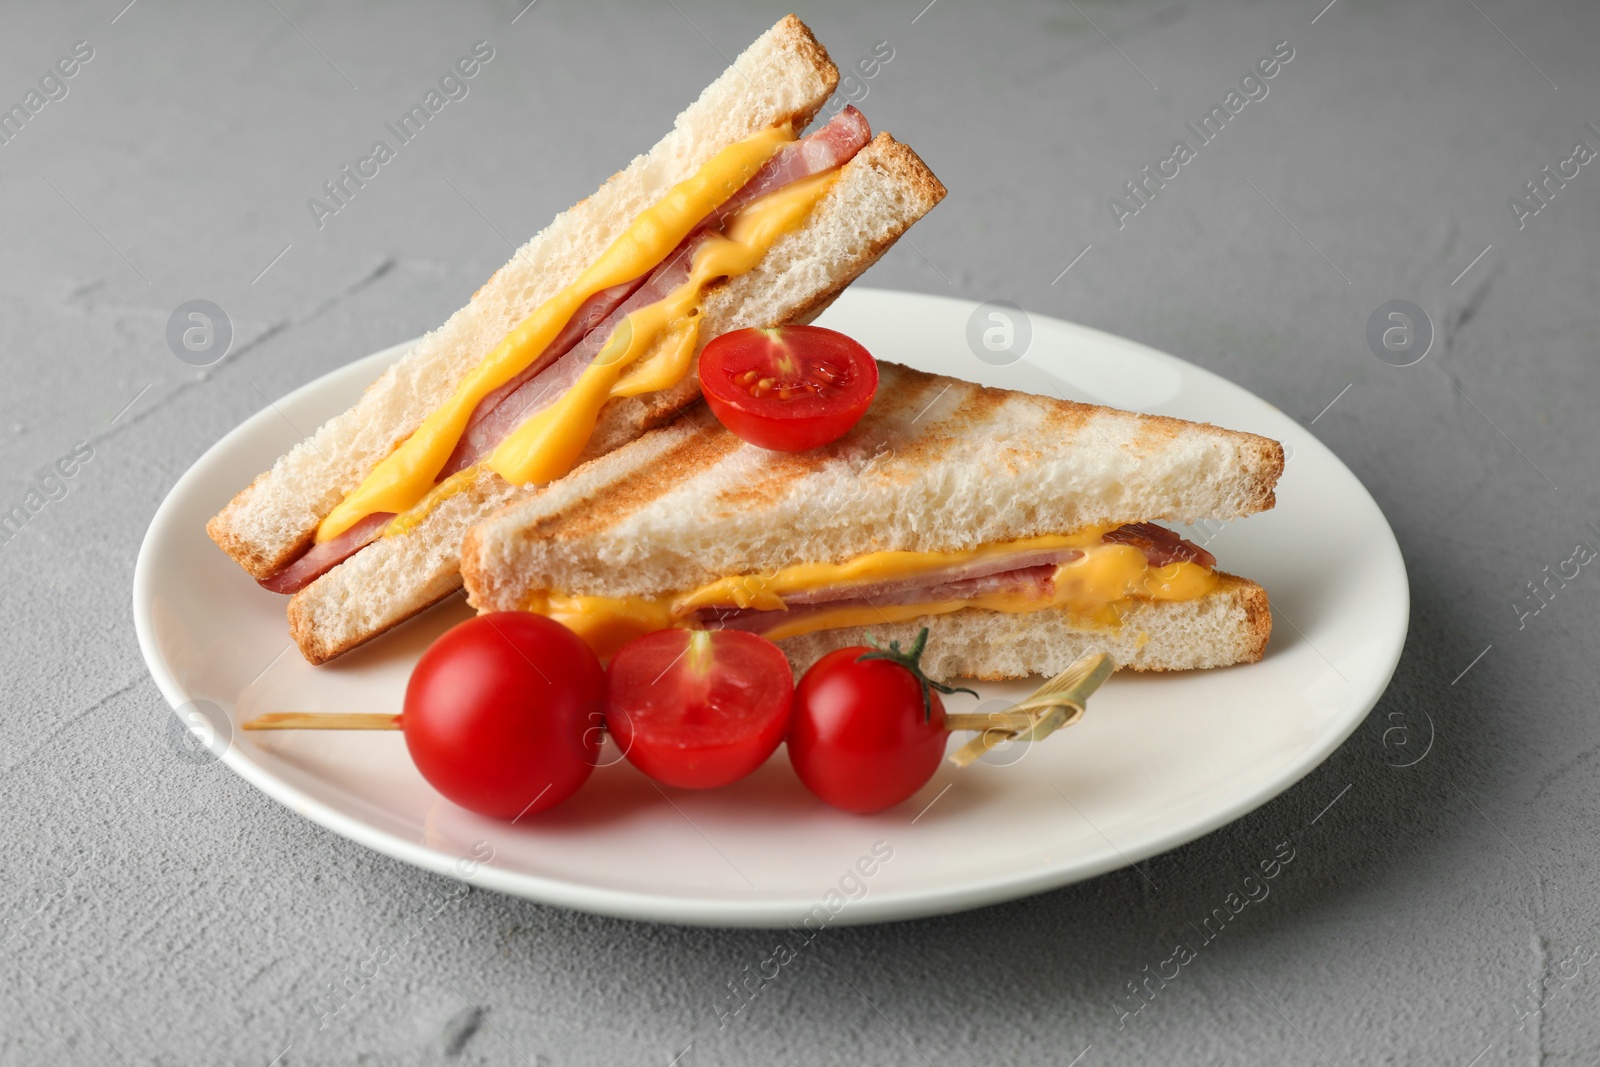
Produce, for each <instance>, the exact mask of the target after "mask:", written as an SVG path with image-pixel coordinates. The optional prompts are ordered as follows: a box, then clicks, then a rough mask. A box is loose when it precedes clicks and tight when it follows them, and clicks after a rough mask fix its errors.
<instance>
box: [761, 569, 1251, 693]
mask: <svg viewBox="0 0 1600 1067" xmlns="http://www.w3.org/2000/svg"><path fill="white" fill-rule="evenodd" d="M1217 577H1218V581H1217V585H1216V588H1214V589H1212V590H1211V592H1209V593H1207V594H1206V595H1205V596H1203V597H1200V598H1199V599H1197V600H1173V601H1152V600H1134V601H1129V602H1128V604H1127V605H1126V607H1125V608H1124V609H1123V611H1122V612H1121V615H1122V622H1121V625H1120V626H1118V627H1116V628H1115V629H1099V628H1083V627H1081V626H1079V625H1078V624H1077V623H1076V622H1075V621H1074V620H1073V618H1072V616H1071V615H1070V613H1068V612H1066V611H1062V610H1059V609H1054V608H1046V609H1045V610H1043V611H1027V612H1018V613H1014V614H1013V613H1008V612H1001V611H985V610H983V609H981V608H965V609H963V610H961V611H952V612H950V613H948V614H945V615H928V616H925V617H923V618H918V619H910V620H906V621H903V622H893V623H884V624H883V625H881V626H850V627H845V628H843V629H838V630H819V631H817V632H816V633H809V634H802V635H801V636H799V637H790V638H786V639H784V640H782V641H779V642H778V644H779V645H780V646H782V648H783V650H784V651H785V652H786V653H788V655H789V663H790V664H791V665H792V666H793V667H794V669H795V673H796V675H797V676H798V675H799V674H800V673H802V672H804V671H805V670H806V668H808V667H810V666H811V665H812V664H813V663H815V662H816V661H817V660H819V659H821V658H822V657H823V656H824V655H826V654H827V653H829V652H832V651H833V650H834V649H837V648H849V647H850V646H852V645H864V644H866V643H867V637H868V636H869V635H870V636H871V638H872V640H874V641H877V642H879V643H880V644H881V643H885V642H888V641H899V642H900V643H901V647H902V648H909V647H910V645H911V642H913V641H914V640H916V637H917V631H919V630H921V629H922V627H924V626H926V627H928V644H927V647H926V649H924V651H923V654H922V668H923V670H924V671H926V672H927V674H928V677H930V678H932V679H934V680H935V681H947V680H950V679H954V678H981V679H983V680H985V681H991V682H992V681H1000V680H1002V679H1006V678H1025V677H1027V676H1029V675H1045V676H1047V677H1049V676H1054V675H1057V674H1060V673H1061V672H1062V671H1064V670H1066V669H1067V668H1068V667H1070V666H1071V665H1072V664H1073V662H1074V661H1075V660H1077V659H1078V657H1080V656H1083V655H1086V654H1088V653H1090V652H1104V653H1107V654H1108V655H1110V656H1111V658H1112V660H1113V661H1114V662H1115V663H1116V665H1117V667H1118V669H1123V670H1136V671H1185V670H1197V669H1201V668H1206V667H1226V666H1228V665H1230V664H1234V663H1254V662H1256V661H1257V660H1259V659H1260V658H1261V657H1262V655H1263V654H1264V653H1265V652H1266V648H1267V638H1268V637H1269V636H1271V633H1272V612H1271V610H1270V609H1269V607H1268V605H1267V592H1266V590H1264V589H1262V588H1261V587H1260V586H1259V585H1257V584H1256V583H1254V582H1252V581H1249V580H1247V579H1244V578H1237V577H1235V576H1233V575H1231V574H1223V573H1220V572H1219V573H1218V575H1217Z"/></svg>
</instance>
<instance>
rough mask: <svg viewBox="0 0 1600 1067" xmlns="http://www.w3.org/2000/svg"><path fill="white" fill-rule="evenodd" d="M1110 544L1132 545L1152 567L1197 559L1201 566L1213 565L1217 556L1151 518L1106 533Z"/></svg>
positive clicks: (1106, 539) (1106, 538) (1196, 561)
mask: <svg viewBox="0 0 1600 1067" xmlns="http://www.w3.org/2000/svg"><path fill="white" fill-rule="evenodd" d="M1104 540H1105V541H1107V542H1108V543H1110V544H1118V545H1132V546H1133V547H1134V548H1137V549H1139V550H1140V551H1142V552H1143V553H1144V558H1145V559H1147V560H1149V561H1150V566H1152V567H1165V566H1166V565H1167V564H1169V563H1198V564H1200V566H1202V567H1208V568H1209V567H1215V566H1216V565H1217V557H1216V556H1213V555H1212V554H1211V553H1209V552H1207V551H1206V550H1205V549H1203V548H1201V547H1200V546H1199V545H1196V544H1191V543H1190V542H1188V541H1185V540H1184V539H1183V538H1181V537H1179V536H1178V535H1177V534H1175V533H1173V532H1172V531H1171V530H1169V529H1167V528H1166V527H1165V526H1157V525H1156V524H1155V523H1153V522H1133V523H1129V524H1128V525H1126V526H1123V527H1120V528H1118V529H1115V530H1112V531H1111V532H1110V533H1108V534H1106V536H1105V538H1104Z"/></svg>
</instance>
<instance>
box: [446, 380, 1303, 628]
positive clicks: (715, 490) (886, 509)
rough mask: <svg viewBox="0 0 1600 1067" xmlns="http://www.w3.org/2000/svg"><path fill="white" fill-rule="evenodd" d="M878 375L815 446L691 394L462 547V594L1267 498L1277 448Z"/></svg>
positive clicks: (994, 535)
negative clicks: (871, 394) (739, 432)
mask: <svg viewBox="0 0 1600 1067" xmlns="http://www.w3.org/2000/svg"><path fill="white" fill-rule="evenodd" d="M879 370H880V382H879V387H878V395H877V398H876V400H874V402H873V405H872V407H871V408H870V409H869V410H868V412H867V414H866V416H865V417H864V418H863V419H862V421H861V422H860V423H859V424H858V425H857V426H856V427H855V429H854V430H852V431H851V432H850V433H849V434H847V435H846V436H845V437H844V438H843V439H841V440H840V441H838V442H836V443H835V444H832V445H829V446H827V447H825V448H822V449H816V450H813V451H811V452H807V453H803V454H785V453H777V452H768V451H766V450H764V449H760V448H756V447H754V446H752V445H746V444H744V443H743V442H741V441H740V440H739V439H738V438H736V437H734V436H733V435H732V434H730V433H728V432H726V431H724V430H722V429H721V427H720V426H718V425H717V424H716V422H715V420H714V419H712V418H711V416H710V415H709V413H707V412H706V411H705V409H704V408H703V407H701V406H698V405H697V406H695V407H692V408H689V409H687V410H686V411H685V413H684V418H683V419H682V420H680V421H679V422H677V423H675V424H673V425H671V426H667V427H664V428H662V429H660V430H656V431H654V432H652V433H650V434H647V435H645V436H644V437H642V438H640V439H639V440H637V441H635V442H633V443H632V444H629V445H628V446H626V447H624V448H621V449H618V450H617V451H615V452H612V453H611V454H609V455H607V456H605V457H603V458H600V459H597V460H595V461H594V462H591V463H588V464H586V465H584V466H583V467H580V468H578V469H577V470H575V471H573V472H572V474H570V475H568V476H567V477H566V478H564V479H562V480H561V481H560V482H557V483H554V484H552V485H551V486H549V487H547V488H546V489H544V490H543V491H541V492H539V493H536V494H534V495H532V496H530V497H529V498H528V499H526V500H524V501H522V502H521V503H518V504H516V505H514V506H512V507H508V508H506V509H505V510H503V511H500V512H498V513H497V514H495V515H494V516H492V517H491V518H488V519H487V520H485V521H484V522H483V523H482V524H480V525H479V526H478V527H477V528H476V529H475V530H473V531H472V532H471V533H470V534H469V535H468V536H467V538H466V540H465V543H464V545H463V546H462V569H463V572H464V574H465V577H466V582H467V589H468V594H469V599H470V601H471V603H472V604H473V605H474V606H475V607H477V608H478V609H479V610H480V611H497V610H512V609H518V608H522V607H524V606H525V605H527V604H528V603H529V601H530V599H531V598H532V597H533V596H535V595H536V594H539V593H541V592H551V591H554V592H560V593H565V594H570V595H586V596H607V597H623V596H660V595H664V594H670V593H678V592H684V591H687V590H690V589H694V588H697V587H699V586H701V585H704V584H706V583H708V582H711V581H715V580H717V579H719V578H723V577H727V576H729V575H738V574H752V573H767V572H770V571H773V570H776V569H778V568H782V567H786V566H790V565H792V564H795V563H841V562H844V561H846V560H849V559H852V558H854V557H856V556H859V555H861V554H863V553H867V552H874V551H884V550H898V551H915V552H952V551H960V550H964V549H970V548H975V547H977V546H979V545H983V544H988V543H991V542H998V541H1010V540H1017V539H1022V538H1028V537H1038V536H1042V535H1046V534H1057V533H1067V532H1072V531H1076V530H1079V529H1083V528H1085V527H1091V526H1118V525H1121V524H1123V523H1128V522H1142V521H1159V520H1171V521H1180V522H1194V521H1197V520H1199V519H1202V518H1208V519H1231V518H1236V517H1239V516H1244V515H1249V514H1252V513H1254V512H1258V511H1264V510H1266V509H1268V508H1270V507H1272V506H1273V503H1274V496H1273V487H1274V485H1275V484H1276V483H1277V480H1278V477H1279V475H1280V474H1281V473H1282V472H1283V449H1282V447H1281V446H1280V445H1279V444H1278V443H1277V442H1276V441H1270V440H1268V439H1266V438H1263V437H1257V436H1255V435H1254V434H1248V433H1238V432H1235V431H1231V430H1222V429H1218V428H1216V427H1214V426H1209V425H1202V424H1198V423H1192V422H1184V421H1181V420H1178V419H1172V418H1165V417H1161V416H1153V415H1137V414H1132V413H1129V412H1125V411H1116V410H1113V409H1110V408H1104V407H1097V406H1093V405H1088V404H1078V403H1072V402H1069V401H1064V400H1056V399H1052V398H1047V397H1039V396H1032V395H1029V394H1026V393H1018V392H1012V391H1009V390H1005V389H988V388H984V387H982V386H978V385H973V384H971V383H970V382H963V381H958V380H956V379H954V378H947V377H943V376H940V375H934V374H926V373H923V372H921V371H915V370H911V369H910V368H907V367H902V366H898V365H896V364H893V363H880V364H879Z"/></svg>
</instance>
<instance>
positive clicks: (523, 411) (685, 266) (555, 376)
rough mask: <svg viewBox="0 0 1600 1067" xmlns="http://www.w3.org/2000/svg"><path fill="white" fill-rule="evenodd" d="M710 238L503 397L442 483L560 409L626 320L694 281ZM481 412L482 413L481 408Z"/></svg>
mask: <svg viewBox="0 0 1600 1067" xmlns="http://www.w3.org/2000/svg"><path fill="white" fill-rule="evenodd" d="M706 235H707V231H704V230H701V231H698V232H697V233H696V234H695V235H694V236H692V237H690V238H689V239H688V240H687V241H685V242H684V243H683V244H681V245H679V246H678V249H677V251H675V252H674V253H673V254H672V255H671V256H669V257H668V258H667V261H666V262H665V263H663V264H661V266H659V267H657V268H656V269H655V272H654V273H653V274H651V275H650V277H649V280H648V281H646V282H645V283H644V284H643V285H641V286H639V287H638V288H637V289H636V290H634V293H633V295H632V296H630V297H628V299H626V300H624V301H623V302H622V303H621V304H620V305H618V306H617V307H616V308H615V309H614V310H613V311H612V312H611V314H609V315H608V316H606V318H605V321H603V322H601V323H600V325H599V326H597V327H596V328H594V329H592V330H590V331H589V332H588V333H587V334H586V335H585V336H584V337H583V339H582V340H581V341H579V342H578V343H577V345H576V346H575V347H573V348H572V349H571V350H570V351H568V352H567V353H565V354H564V355H562V356H561V357H560V358H559V359H557V360H555V362H553V363H550V364H548V365H546V367H545V369H544V373H542V374H540V375H539V376H538V377H536V378H529V379H527V380H526V381H524V382H523V383H522V385H521V386H520V387H519V388H518V389H516V390H514V391H513V392H512V393H511V394H510V395H508V396H505V397H503V398H502V399H501V401H500V403H499V405H498V406H497V407H495V408H494V410H493V411H490V412H487V413H486V414H483V415H482V417H478V416H474V418H476V419H477V421H476V422H475V423H468V425H467V431H466V432H465V433H464V434H462V435H461V443H460V444H459V445H457V446H456V450H455V453H454V454H453V455H452V456H451V457H450V461H449V462H448V463H446V464H445V465H444V469H443V470H441V471H440V472H439V477H441V478H448V477H449V476H450V475H452V474H454V473H456V472H457V471H461V470H465V469H466V468H468V467H470V466H472V465H473V464H474V463H476V462H478V461H479V460H480V459H482V458H483V457H484V456H487V455H488V454H489V453H490V452H492V451H494V448H495V446H496V445H498V444H499V443H500V442H501V441H503V440H505V439H506V437H507V435H509V434H510V433H511V431H512V430H515V429H516V428H517V427H518V426H521V425H522V424H523V423H524V422H525V421H527V420H528V419H529V418H530V417H532V416H533V415H534V414H535V413H536V412H538V411H539V410H541V409H542V408H545V407H547V406H549V405H550V404H553V403H555V401H556V398H558V397H560V396H562V395H564V394H565V393H566V391H567V390H568V389H570V388H572V385H573V383H574V382H576V381H577V380H578V376H579V375H581V374H582V373H583V371H584V369H585V368H586V367H588V366H589V364H590V363H592V362H593V361H594V357H595V356H597V355H599V354H600V350H601V349H603V348H604V347H605V346H606V342H608V341H609V340H610V339H611V334H612V332H613V331H614V330H615V329H616V328H617V326H618V325H619V324H620V323H621V322H622V320H623V319H625V318H627V317H628V315H629V314H631V313H632V312H634V311H637V310H638V309H639V308H642V307H648V306H649V305H651V304H654V303H655V302H656V301H658V300H660V299H661V298H662V297H664V296H666V295H667V294H668V293H670V292H672V291H673V290H674V289H676V288H678V286H680V285H682V284H683V283H684V282H685V281H687V280H688V277H689V270H690V267H691V266H692V265H693V263H694V252H695V250H696V249H697V248H699V247H700V244H701V242H702V241H704V240H705V238H706ZM479 411H480V412H481V411H482V408H481V407H480V408H479Z"/></svg>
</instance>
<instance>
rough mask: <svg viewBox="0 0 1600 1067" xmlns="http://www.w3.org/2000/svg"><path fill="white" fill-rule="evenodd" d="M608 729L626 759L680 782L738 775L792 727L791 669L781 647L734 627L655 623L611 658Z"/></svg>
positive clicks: (695, 784) (708, 782)
mask: <svg viewBox="0 0 1600 1067" xmlns="http://www.w3.org/2000/svg"><path fill="white" fill-rule="evenodd" d="M608 680H609V683H610V685H609V692H608V696H607V701H606V729H608V730H610V731H611V734H612V736H613V737H614V738H616V741H617V744H618V745H620V746H621V747H622V750H623V752H624V753H626V754H627V757H628V761H629V762H630V763H632V764H633V765H634V766H635V767H637V768H639V769H640V770H641V771H643V772H644V773H645V774H648V775H649V776H650V777H651V778H654V779H655V780H656V781H658V782H663V783H665V784H667V785H675V786H678V787H680V788H683V789H714V788H716V787H717V786H721V785H727V784H728V783H729V782H736V781H738V780H739V779H740V778H743V777H744V776H745V775H747V774H749V773H750V772H751V771H753V770H755V769H756V768H757V767H759V766H761V765H762V764H763V763H765V762H766V761H767V757H768V756H770V755H772V752H773V750H774V749H776V748H777V747H778V742H779V741H782V740H783V735H784V731H785V730H786V729H787V728H788V726H789V705H790V703H791V701H792V699H793V696H794V674H793V673H792V672H791V671H790V669H789V659H788V657H787V656H785V655H784V654H783V651H782V650H781V649H779V648H778V646H777V645H775V644H773V643H772V642H771V641H768V640H767V639H766V638H764V637H760V636H758V635H756V634H752V633H745V632H743V631H740V630H717V631H707V630H658V631H657V632H655V633H652V634H645V635H644V636H643V637H638V638H635V639H634V640H632V641H629V642H628V643H627V644H626V645H623V646H622V648H621V649H619V650H618V651H617V654H616V655H615V656H612V657H611V667H610V669H609V674H608Z"/></svg>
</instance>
